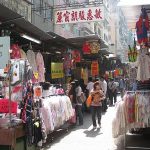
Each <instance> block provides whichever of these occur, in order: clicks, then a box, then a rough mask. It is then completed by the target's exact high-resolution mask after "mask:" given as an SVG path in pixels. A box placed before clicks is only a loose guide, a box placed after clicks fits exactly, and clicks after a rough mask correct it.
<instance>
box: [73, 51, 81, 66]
mask: <svg viewBox="0 0 150 150" xmlns="http://www.w3.org/2000/svg"><path fill="white" fill-rule="evenodd" d="M72 59H73V60H74V61H75V62H76V63H78V62H81V54H80V51H79V50H73V51H72Z"/></svg>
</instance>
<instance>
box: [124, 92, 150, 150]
mask: <svg viewBox="0 0 150 150" xmlns="http://www.w3.org/2000/svg"><path fill="white" fill-rule="evenodd" d="M127 93H135V94H136V93H150V90H137V91H127ZM126 129H127V127H126V126H125V131H126ZM126 141H127V134H126V132H125V134H124V149H141V150H145V149H148V150H150V147H135V146H127V142H126Z"/></svg>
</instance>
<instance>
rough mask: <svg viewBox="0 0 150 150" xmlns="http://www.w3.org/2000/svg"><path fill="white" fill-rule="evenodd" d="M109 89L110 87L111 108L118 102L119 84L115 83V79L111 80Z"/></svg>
mask: <svg viewBox="0 0 150 150" xmlns="http://www.w3.org/2000/svg"><path fill="white" fill-rule="evenodd" d="M108 87H109V96H110V106H113V105H114V103H116V102H117V89H118V83H117V82H115V81H114V79H110V81H109V83H108ZM113 101H114V102H113Z"/></svg>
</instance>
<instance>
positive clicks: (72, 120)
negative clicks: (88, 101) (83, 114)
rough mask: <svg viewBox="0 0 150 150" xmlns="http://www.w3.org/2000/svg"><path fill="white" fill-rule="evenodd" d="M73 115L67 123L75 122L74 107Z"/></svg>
mask: <svg viewBox="0 0 150 150" xmlns="http://www.w3.org/2000/svg"><path fill="white" fill-rule="evenodd" d="M73 112H74V115H73V116H72V117H71V118H70V120H69V123H70V124H75V123H76V112H75V109H73Z"/></svg>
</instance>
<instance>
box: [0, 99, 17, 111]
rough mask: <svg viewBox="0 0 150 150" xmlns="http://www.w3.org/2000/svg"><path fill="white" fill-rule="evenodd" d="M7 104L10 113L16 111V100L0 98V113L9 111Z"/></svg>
mask: <svg viewBox="0 0 150 150" xmlns="http://www.w3.org/2000/svg"><path fill="white" fill-rule="evenodd" d="M9 103H10V105H9ZM9 106H10V111H11V113H17V102H12V101H11V102H9V100H8V99H2V100H0V113H9Z"/></svg>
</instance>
